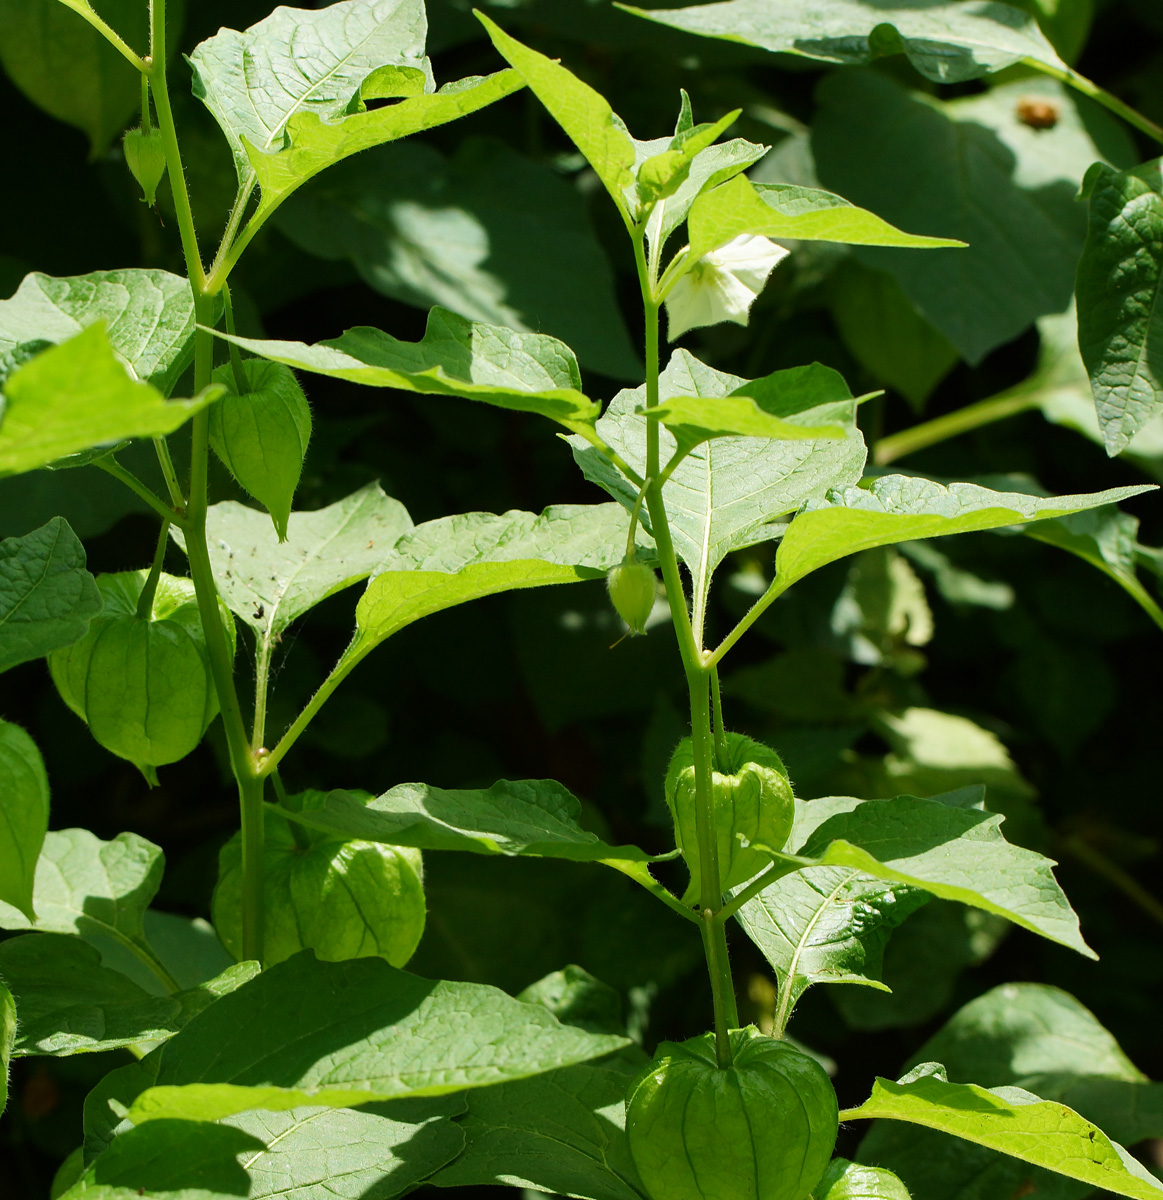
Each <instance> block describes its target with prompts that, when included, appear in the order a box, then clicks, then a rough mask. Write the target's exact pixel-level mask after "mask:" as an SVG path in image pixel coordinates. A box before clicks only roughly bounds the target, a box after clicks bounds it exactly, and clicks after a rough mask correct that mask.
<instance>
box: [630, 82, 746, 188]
mask: <svg viewBox="0 0 1163 1200" xmlns="http://www.w3.org/2000/svg"><path fill="white" fill-rule="evenodd" d="M683 95H684V97H685V95H686V93H685V92H684V93H683ZM687 103H688V107H689V100H688V102H687ZM741 112H742V109H738V108H737V109H735V111H734V112H729V113H728V114H727V115H726V116H725V117H721V118H720V119H719V120H718V121H715V122H714V123H713V124H711V123H708V124H705V125H692V126H691V127H690V128H688V129H683V130H681V131H677V132H676V133H675V135H674V137H673V138H672V139H671V140H670V142H669V143H668V144H667V147H666V149H665V150H662V151H660V152H659V153H657V154H652V155H651V156H650V157H649V158H647V159H646V161H645V162H643V163H640V164H639V165H638V168H637V170H636V171H635V177H636V180H635V181H636V183H637V186H638V194H639V196H641V197H642V202H643V203H644V204H654V203H657V202H658V201H659V200H669V199H670V198H671V196H673V195H674V194H675V192H677V191H678V189H679V188H680V187H681V186H682V185H683V184H684V183H685V182H686V181H687V179H688V178H689V176H690V172H691V167H692V166H693V165H694V161H695V159H696V158H697V157H698V155H699V154H701V153H702V152H703V151H704V150H706V149H708V147H710V146H711V145H713V144H714V143H715V142H717V141H718V140H719V135H720V134H722V133H723V132H724V131H725V130H726V129H727V128H728V126H730V125H733V124H734V123H735V122H736V121H737V120H738V118H739V115H740V113H741Z"/></svg>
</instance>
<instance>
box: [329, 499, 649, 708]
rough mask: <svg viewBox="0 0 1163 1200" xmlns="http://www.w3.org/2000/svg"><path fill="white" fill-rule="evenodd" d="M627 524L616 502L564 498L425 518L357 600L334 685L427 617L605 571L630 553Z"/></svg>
mask: <svg viewBox="0 0 1163 1200" xmlns="http://www.w3.org/2000/svg"><path fill="white" fill-rule="evenodd" d="M627 527H628V520H627V517H626V515H625V513H624V512H623V511H622V510H621V509H620V508H619V506H618V505H615V504H559V505H554V506H552V507H550V508H547V509H546V510H545V511H544V512H543V513H541V514H540V515H537V514H534V513H527V512H520V511H517V510H513V511H511V512H507V513H503V514H501V515H499V516H498V515H495V514H493V513H464V514H461V515H458V516H455V517H442V518H440V519H438V520H436V521H428V522H425V524H423V525H421V526H419V527H418V528H416V529H415V530H413V531H412V532H411V533H408V534H405V535H404V536H403V537H401V538H400V540H399V541H398V542H397V543H396V545H395V548H394V550H393V551H392V552H391V554H389V555H387V556H386V557H385V558H384V559H383V560H382V561H381V570H380V572H379V573H378V574H377V575H375V576H374V577H373V578H372V579H371V581H370V582H369V583H368V585H367V590H366V591H365V592H364V594H363V596H362V597H361V598H360V601H359V604H358V605H356V610H355V621H356V631H355V637H354V638H353V639H352V641H351V644H350V645H349V646H348V647H347V649H346V650H345V651H344V652H343V655H342V656H341V658H340V660H339V662H338V663H337V664H336V666H335V669H334V671H332V673H331V676H330V677H329V680H328V683H329V685H330V686H332V687H333V686H334V685H335V684H336V683H338V681H339V680H341V679H343V678H344V677H345V676H346V675H347V674H348V673H349V672H350V671H351V670H352V669H353V668H354V667H355V666H356V664H358V663H359V662H361V661H362V660H363V659H364V658H366V657H367V655H368V654H370V653H371V652H372V650H374V649H375V648H376V646H378V645H379V644H380V643H381V642H384V641H386V640H387V639H388V638H389V637H391V636H392V635H393V634H394V633H398V632H399V631H400V630H401V629H403V628H404V627H405V626H406V625H410V624H411V623H412V622H413V621H418V620H420V618H421V617H427V616H431V615H432V614H433V613H437V612H441V611H443V610H444V609H446V608H453V607H455V606H456V605H458V604H464V603H466V602H467V601H469V600H477V599H480V598H481V597H483V596H494V595H497V594H498V593H499V592H507V591H512V590H514V589H516V588H531V587H544V586H547V585H549V584H555V583H576V582H577V581H579V580H582V579H599V578H602V577H603V576H604V575H605V574H606V572H607V571H608V570H609V568H610V567H612V566H614V565H615V564H616V563H618V562H621V560H622V555H623V554H624V552H625V545H626V542H625V538H626V530H627ZM646 553H649V552H646ZM641 555H642V552H641V551H640V556H641Z"/></svg>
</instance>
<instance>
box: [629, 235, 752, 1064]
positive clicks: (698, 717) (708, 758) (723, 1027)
mask: <svg viewBox="0 0 1163 1200" xmlns="http://www.w3.org/2000/svg"><path fill="white" fill-rule="evenodd" d="M632 236H633V241H634V261H635V263H636V265H637V267H638V282H639V287H640V289H641V292H642V307H643V310H644V314H645V336H644V342H645V350H646V407H647V409H648V410H649V409H651V408H654V407H656V406H657V404H658V375H659V363H658V311H659V301H658V299H657V298H656V296H655V289H656V286H657V280H656V279H655V271H656V269H657V267H656V264H654V267H653V269H652V264H648V263H647V261H646V253H645V247H644V238H645V227H644V226H643V225H641V224H640V225H638V226H636V227H635V229H634V230H633V234H632ZM658 467H659V427H658V422H657V421H650V420H648V421H647V422H646V472H645V473H646V479H647V483H646V485H645V495H646V507H647V511H648V512H649V513H650V525H651V529H650V532H651V533H652V534H653V535H654V541H655V544H656V545H657V547H658V560H659V565H660V567H661V568H662V578H663V581H664V582H665V584H666V596H667V600H668V602H669V604H670V613H671V618H672V620H673V621H674V628H675V634H676V637H677V639H678V648H679V653H680V654H681V655H682V661H683V667H684V669H685V671H686V677H687V689H688V691H689V693H690V708H691V740H692V744H693V746H694V768H695V827H696V832H697V840H698V847H699V908H700V910H701V916H702V922H701V926H700V927H701V929H702V933H703V951H704V953H705V955H706V958H707V973H708V974H709V976H710V980H711V995H712V1001H713V1005H714V1014H715V1055H716V1057H717V1059H718V1062H719V1066H720V1067H724V1068H725V1067H729V1066H730V1065H731V1042H730V1038H729V1036H728V1031H729V1030H730V1029H732V1028H734V1027H735V1026H737V1025H738V1024H739V1015H738V1011H737V1008H736V1004H735V991H734V986H733V984H732V981H731V967H730V964H729V962H728V961H727V938H726V933H725V931H724V929H723V924H722V923H721V922H716V921H715V919H714V918H715V914H716V913H717V912H718V911H719V909H720V908H721V907H722V903H723V894H722V893H723V889H722V884H721V877H720V874H719V852H718V845H717V841H716V838H715V828H714V803H715V798H714V791H713V786H712V771H713V757H714V744H713V738H712V735H711V697H710V678H709V676H710V671H709V669H708V668H707V666H706V664H705V661H704V658H705V656H704V654H703V650H702V648H701V646H700V645H699V643H698V641H697V639H696V636H695V630H694V628H693V627H692V625H691V617H690V611H689V609H688V608H687V598H686V592H685V590H684V588H683V584H682V576H681V575H680V574H679V569H678V559H677V557H676V556H675V553H674V543H673V541H672V540H671V536H670V522H669V519H668V518H667V514H666V505H665V503H664V502H663V498H662V481H661V480H660V479H659V470H658Z"/></svg>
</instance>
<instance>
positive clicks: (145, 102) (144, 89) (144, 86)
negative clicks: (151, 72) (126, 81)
mask: <svg viewBox="0 0 1163 1200" xmlns="http://www.w3.org/2000/svg"><path fill="white" fill-rule="evenodd" d="M141 128H142V130H143V131H144V132H145V133H149V130H150V117H149V76H148V75H146V74H145V73H144V72H143V73H142V76H141Z"/></svg>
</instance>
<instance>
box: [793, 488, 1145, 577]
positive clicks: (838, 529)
mask: <svg viewBox="0 0 1163 1200" xmlns="http://www.w3.org/2000/svg"><path fill="white" fill-rule="evenodd" d="M1151 490H1152V488H1151V487H1150V486H1149V485H1148V486H1140V487H1122V488H1110V489H1108V490H1107V491H1105V492H1092V493H1090V494H1089V495H1083V496H1045V497H1043V496H1029V495H1026V494H1024V493H1021V492H995V491H991V490H990V489H989V488H983V487H978V486H977V485H976V484H973V483H952V484H950V485H949V486H948V487H945V486H944V485H942V484H939V483H934V482H932V481H931V480H929V479H922V478H919V477H912V476H907V475H882V476H881V477H880V478H878V479H874V480H873V481H872V483H871V484H870V485H869V486H868V487H867V488H862V487H839V488H832V489H831V490H829V492H828V494H827V496H826V497H825V498H823V499H818V500H817V499H811V500H809V501H808V502H807V503H806V504H805V505H804V507H803V509H802V510H801V511H800V513H799V515H798V516H797V517H796V518H795V519H794V520H793V521H792V523H791V524H790V525H789V526H788V528H787V532H786V533H785V534H784V536H783V540H782V541H781V542H780V545H779V550H778V552H777V554H776V557H775V570H776V578H777V580H779V581H780V588H781V590H782V589H783V588H786V587H789V586H790V585H791V584H792V583H794V582H795V581H796V580H797V579H802V578H803V577H804V576H805V575H807V574H809V573H810V572H812V571H815V570H816V569H817V568H819V567H822V566H824V565H825V564H827V563H830V562H835V561H836V559H838V558H844V557H845V556H847V555H849V554H855V553H856V552H857V551H858V550H867V549H869V548H871V547H873V546H887V545H891V544H893V543H895V542H908V541H913V540H914V539H916V538H928V537H942V536H944V535H946V534H950V533H970V532H973V531H974V530H979V529H1000V528H1003V527H1004V526H1007V525H1020V524H1024V523H1025V522H1027V521H1042V520H1045V519H1047V518H1050V517H1064V516H1067V515H1069V514H1070V513H1075V512H1082V511H1084V510H1086V509H1091V508H1100V507H1102V505H1104V504H1116V503H1118V502H1119V501H1120V500H1127V499H1129V498H1130V497H1132V496H1138V495H1141V494H1142V493H1143V492H1147V491H1151Z"/></svg>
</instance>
